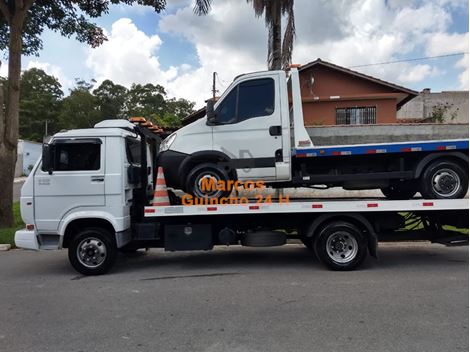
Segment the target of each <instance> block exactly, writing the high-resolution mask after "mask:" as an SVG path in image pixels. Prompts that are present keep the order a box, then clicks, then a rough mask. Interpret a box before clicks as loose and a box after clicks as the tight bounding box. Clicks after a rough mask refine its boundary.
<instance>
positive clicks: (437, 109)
mask: <svg viewBox="0 0 470 352" xmlns="http://www.w3.org/2000/svg"><path fill="white" fill-rule="evenodd" d="M453 106H454V104H450V103H448V102H445V103H437V104H436V105H434V106H433V107H432V112H431V116H430V119H431V121H432V122H437V123H443V122H444V121H445V120H446V118H449V119H450V120H451V121H452V120H454V119H455V118H456V117H457V113H458V110H459V109H458V108H457V109H455V110H454V111H452V112H451V110H452V108H453Z"/></svg>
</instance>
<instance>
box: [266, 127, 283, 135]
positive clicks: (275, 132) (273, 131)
mask: <svg viewBox="0 0 470 352" xmlns="http://www.w3.org/2000/svg"><path fill="white" fill-rule="evenodd" d="M269 134H270V135H271V136H281V135H282V128H281V126H270V127H269Z"/></svg>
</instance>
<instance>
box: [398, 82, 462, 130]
mask: <svg viewBox="0 0 470 352" xmlns="http://www.w3.org/2000/svg"><path fill="white" fill-rule="evenodd" d="M397 117H398V121H399V122H415V121H422V122H428V121H429V122H451V123H468V90H466V91H444V92H431V89H429V88H426V89H423V91H422V92H421V93H419V95H418V96H417V97H415V98H413V99H412V100H410V101H409V102H407V103H406V104H405V105H403V107H402V108H401V109H400V111H399V112H398V116H397Z"/></svg>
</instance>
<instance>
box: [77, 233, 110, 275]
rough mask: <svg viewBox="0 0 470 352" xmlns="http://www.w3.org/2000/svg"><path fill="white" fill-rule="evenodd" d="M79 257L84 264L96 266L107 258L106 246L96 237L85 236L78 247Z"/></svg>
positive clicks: (89, 266)
mask: <svg viewBox="0 0 470 352" xmlns="http://www.w3.org/2000/svg"><path fill="white" fill-rule="evenodd" d="M77 258H78V260H79V262H80V263H81V264H82V265H84V266H86V267H88V268H96V267H98V266H100V265H101V264H102V263H103V262H104V260H105V259H106V246H105V245H104V243H103V242H102V241H100V240H99V239H97V238H95V237H89V238H85V239H84V240H83V241H81V242H80V244H79V245H78V247H77Z"/></svg>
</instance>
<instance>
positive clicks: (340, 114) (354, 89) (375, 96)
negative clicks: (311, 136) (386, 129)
mask: <svg viewBox="0 0 470 352" xmlns="http://www.w3.org/2000/svg"><path fill="white" fill-rule="evenodd" d="M299 75H300V85H301V94H302V105H303V113H304V120H305V125H306V126H316V125H349V124H351V125H352V124H382V123H396V122H397V111H398V110H400V109H401V107H402V106H403V105H404V104H406V103H407V102H408V101H410V100H411V99H413V98H414V97H416V96H417V95H418V92H415V91H414V90H411V89H408V88H405V87H401V86H398V85H396V84H393V83H390V82H386V81H383V80H380V79H378V78H374V77H371V76H368V75H365V74H363V73H359V72H356V71H353V70H350V69H347V68H344V67H341V66H338V65H335V64H332V63H329V62H326V61H323V60H321V59H317V60H315V61H313V62H310V63H308V64H306V65H303V66H301V67H300V69H299Z"/></svg>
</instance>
